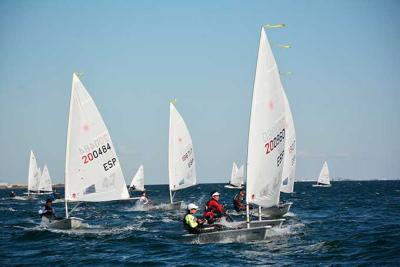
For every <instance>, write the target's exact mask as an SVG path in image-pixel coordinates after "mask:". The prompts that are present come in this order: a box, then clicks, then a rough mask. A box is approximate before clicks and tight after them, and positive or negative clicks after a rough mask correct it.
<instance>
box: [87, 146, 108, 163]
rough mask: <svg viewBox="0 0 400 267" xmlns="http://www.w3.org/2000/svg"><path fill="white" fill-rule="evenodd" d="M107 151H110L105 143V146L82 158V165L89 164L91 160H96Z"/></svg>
mask: <svg viewBox="0 0 400 267" xmlns="http://www.w3.org/2000/svg"><path fill="white" fill-rule="evenodd" d="M109 150H111V146H110V144H109V143H107V144H106V145H102V146H101V147H99V148H96V149H95V150H93V151H92V152H90V153H88V154H86V155H83V156H82V160H83V164H87V163H89V162H91V161H92V160H94V159H96V158H98V157H99V156H100V155H102V154H105V153H107V152H108V151H109Z"/></svg>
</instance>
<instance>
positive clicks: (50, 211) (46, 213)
mask: <svg viewBox="0 0 400 267" xmlns="http://www.w3.org/2000/svg"><path fill="white" fill-rule="evenodd" d="M52 203H53V201H52V200H51V199H50V198H48V199H46V203H45V204H44V206H43V207H42V209H40V210H39V214H40V216H41V217H42V219H43V217H45V218H47V219H48V220H49V221H52V220H55V219H57V217H56V212H55V210H54V208H53V207H52Z"/></svg>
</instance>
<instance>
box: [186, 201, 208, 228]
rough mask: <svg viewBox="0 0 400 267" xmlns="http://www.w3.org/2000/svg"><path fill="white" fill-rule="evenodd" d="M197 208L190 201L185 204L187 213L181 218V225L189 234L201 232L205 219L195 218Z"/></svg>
mask: <svg viewBox="0 0 400 267" xmlns="http://www.w3.org/2000/svg"><path fill="white" fill-rule="evenodd" d="M198 209H199V207H197V206H196V205H195V204H193V203H190V204H189V205H188V206H187V213H186V215H185V217H184V218H183V225H184V226H185V229H186V230H188V232H189V233H190V234H199V233H201V232H202V228H203V224H204V222H205V220H204V219H201V218H196V215H195V214H196V213H197V210H198Z"/></svg>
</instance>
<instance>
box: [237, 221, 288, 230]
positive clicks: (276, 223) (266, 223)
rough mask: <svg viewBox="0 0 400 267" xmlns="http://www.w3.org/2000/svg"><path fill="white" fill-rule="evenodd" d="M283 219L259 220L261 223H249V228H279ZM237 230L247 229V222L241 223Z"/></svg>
mask: <svg viewBox="0 0 400 267" xmlns="http://www.w3.org/2000/svg"><path fill="white" fill-rule="evenodd" d="M285 221H286V220H285V219H272V220H261V221H250V223H249V224H250V228H257V227H263V226H272V227H275V226H276V227H281V226H282V224H283V223H284V222H285ZM239 228H247V222H243V224H241V225H240V226H239Z"/></svg>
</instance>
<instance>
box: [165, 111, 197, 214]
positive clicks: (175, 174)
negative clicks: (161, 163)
mask: <svg viewBox="0 0 400 267" xmlns="http://www.w3.org/2000/svg"><path fill="white" fill-rule="evenodd" d="M168 173H169V193H170V201H171V203H170V204H169V207H167V208H171V209H179V208H180V207H181V204H182V201H180V202H174V196H175V193H176V192H177V191H178V190H182V189H185V188H188V187H191V186H193V185H195V184H196V161H195V156H194V150H193V142H192V137H191V136H190V133H189V130H188V128H187V126H186V123H185V121H184V120H183V118H182V116H181V114H179V112H178V110H177V109H176V107H175V106H174V104H173V103H170V105H169V146H168Z"/></svg>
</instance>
